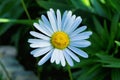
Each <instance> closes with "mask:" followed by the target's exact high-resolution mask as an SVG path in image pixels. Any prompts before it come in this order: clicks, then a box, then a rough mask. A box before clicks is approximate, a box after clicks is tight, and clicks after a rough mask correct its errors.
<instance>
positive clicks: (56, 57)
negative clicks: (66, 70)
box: [50, 49, 60, 63]
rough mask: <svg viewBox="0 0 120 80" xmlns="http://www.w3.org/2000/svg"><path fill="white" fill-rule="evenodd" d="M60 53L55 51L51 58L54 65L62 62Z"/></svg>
mask: <svg viewBox="0 0 120 80" xmlns="http://www.w3.org/2000/svg"><path fill="white" fill-rule="evenodd" d="M58 52H59V50H58V49H54V51H53V54H52V56H51V60H50V62H51V63H53V62H54V61H56V62H57V63H59V62H60V59H59V55H58Z"/></svg>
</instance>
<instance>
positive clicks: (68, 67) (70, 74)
mask: <svg viewBox="0 0 120 80" xmlns="http://www.w3.org/2000/svg"><path fill="white" fill-rule="evenodd" d="M67 69H68V73H69V78H70V80H73V78H72V72H71V69H70V66H69V65H67Z"/></svg>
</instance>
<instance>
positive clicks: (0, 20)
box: [0, 18, 36, 25]
mask: <svg viewBox="0 0 120 80" xmlns="http://www.w3.org/2000/svg"><path fill="white" fill-rule="evenodd" d="M35 21H36V20H27V19H21V20H17V19H7V18H0V23H19V24H29V25H32V24H33V22H35Z"/></svg>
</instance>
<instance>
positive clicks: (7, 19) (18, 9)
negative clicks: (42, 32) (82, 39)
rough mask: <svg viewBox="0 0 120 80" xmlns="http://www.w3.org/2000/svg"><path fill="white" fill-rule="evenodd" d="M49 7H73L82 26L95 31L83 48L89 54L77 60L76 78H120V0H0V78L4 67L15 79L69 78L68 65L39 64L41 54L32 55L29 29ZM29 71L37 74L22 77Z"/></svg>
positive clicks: (74, 69) (78, 79) (47, 79)
mask: <svg viewBox="0 0 120 80" xmlns="http://www.w3.org/2000/svg"><path fill="white" fill-rule="evenodd" d="M25 5H26V7H27V10H28V13H26V11H25ZM50 8H53V9H54V10H56V9H60V10H61V12H62V13H63V12H64V11H65V10H72V12H73V14H76V15H77V16H81V17H82V19H83V21H82V24H81V25H80V26H82V25H87V26H88V30H91V31H92V32H93V35H92V36H91V38H90V41H91V42H92V45H91V46H90V47H88V48H86V49H83V50H84V51H86V52H87V53H88V54H89V58H88V59H83V58H81V57H80V59H81V62H80V63H76V62H75V66H74V67H72V68H71V70H72V76H73V79H74V80H120V0H24V1H23V0H0V60H1V61H0V63H1V65H0V66H1V67H0V80H6V79H5V77H4V75H5V74H3V73H4V70H3V68H4V67H5V68H6V70H8V73H9V76H10V77H11V78H12V80H26V79H27V80H38V78H39V80H69V76H68V72H67V69H66V67H62V66H60V65H56V64H50V63H49V61H48V62H47V63H45V64H44V65H42V66H37V62H38V60H39V58H37V59H35V58H33V57H32V55H30V51H31V49H30V47H29V44H28V42H27V40H28V38H30V37H31V36H30V34H29V31H30V30H33V28H32V27H33V22H37V20H38V19H40V17H41V14H44V15H46V11H47V10H49V9H50ZM29 15H30V16H29ZM4 51H5V52H4ZM4 53H6V54H4ZM9 58H10V59H9ZM10 60H11V61H10ZM5 61H6V64H5ZM12 61H13V62H12ZM14 61H15V62H14ZM10 62H11V63H10ZM2 64H3V65H2ZM8 64H9V65H8ZM2 66H3V67H2ZM7 66H8V67H7ZM9 66H10V67H12V70H13V72H12V70H11V68H10V69H9ZM18 67H20V69H19V71H18ZM14 69H16V72H15V70H14ZM10 71H11V72H10ZM27 74H28V75H29V78H30V76H31V75H34V77H32V78H31V79H28V78H26V79H24V78H22V77H26V76H27ZM16 76H19V77H16ZM19 78H21V79H19ZM8 80H9V79H8Z"/></svg>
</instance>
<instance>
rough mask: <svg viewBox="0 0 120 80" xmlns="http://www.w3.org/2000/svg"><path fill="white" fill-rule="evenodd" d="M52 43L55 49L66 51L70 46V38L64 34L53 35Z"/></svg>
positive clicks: (56, 33)
mask: <svg viewBox="0 0 120 80" xmlns="http://www.w3.org/2000/svg"><path fill="white" fill-rule="evenodd" d="M51 43H52V45H53V46H54V47H55V48H58V49H65V48H66V47H67V46H68V45H69V37H68V35H67V34H66V33H64V32H60V31H59V32H55V33H54V34H53V35H52V38H51Z"/></svg>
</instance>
